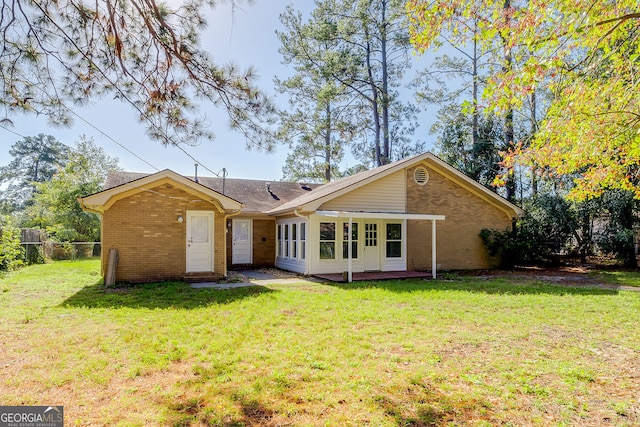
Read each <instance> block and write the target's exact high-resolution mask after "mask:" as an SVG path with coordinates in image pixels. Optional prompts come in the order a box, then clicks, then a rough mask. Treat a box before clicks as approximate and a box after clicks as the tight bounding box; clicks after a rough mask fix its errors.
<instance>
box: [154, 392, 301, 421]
mask: <svg viewBox="0 0 640 427" xmlns="http://www.w3.org/2000/svg"><path fill="white" fill-rule="evenodd" d="M239 405H240V408H239V409H240V412H241V413H242V415H241V416H240V417H233V416H231V415H229V414H217V413H216V412H215V411H213V410H212V409H211V408H209V407H207V404H206V403H205V401H204V400H203V399H198V398H195V399H188V400H186V401H180V399H178V400H176V401H172V402H171V403H169V404H168V405H167V409H168V411H169V414H168V418H169V420H168V421H169V425H171V426H173V427H182V426H185V427H187V426H192V425H201V426H224V427H245V426H264V427H268V426H274V427H275V426H280V425H289V424H281V423H279V422H277V421H276V420H275V418H276V416H277V414H276V413H275V411H273V410H271V409H269V408H267V407H266V406H264V405H263V404H261V403H260V402H258V401H256V400H250V401H241V402H239Z"/></svg>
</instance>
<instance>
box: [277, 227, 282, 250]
mask: <svg viewBox="0 0 640 427" xmlns="http://www.w3.org/2000/svg"><path fill="white" fill-rule="evenodd" d="M276 238H277V239H278V247H277V250H278V256H279V257H281V256H282V225H280V224H278V231H277V236H276Z"/></svg>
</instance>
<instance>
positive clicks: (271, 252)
mask: <svg viewBox="0 0 640 427" xmlns="http://www.w3.org/2000/svg"><path fill="white" fill-rule="evenodd" d="M237 218H241V217H237ZM229 221H231V220H229ZM252 228H253V234H252V239H253V248H252V250H253V264H251V267H273V266H274V263H275V259H276V242H275V235H276V221H275V219H254V220H253V221H252ZM263 239H264V240H263ZM232 250H233V226H230V227H228V233H227V265H228V266H229V267H230V268H242V267H246V266H245V265H237V266H234V264H233V255H232Z"/></svg>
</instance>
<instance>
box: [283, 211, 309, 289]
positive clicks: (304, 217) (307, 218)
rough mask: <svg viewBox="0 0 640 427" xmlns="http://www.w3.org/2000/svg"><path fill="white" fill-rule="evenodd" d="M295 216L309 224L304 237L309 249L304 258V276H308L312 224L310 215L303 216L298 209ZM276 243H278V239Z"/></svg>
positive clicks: (306, 250) (294, 212)
mask: <svg viewBox="0 0 640 427" xmlns="http://www.w3.org/2000/svg"><path fill="white" fill-rule="evenodd" d="M293 214H294V215H295V216H297V217H298V218H302V219H304V220H305V221H306V224H307V225H306V227H305V228H306V232H307V235H306V236H304V238H305V245H307V247H306V248H305V257H304V274H305V275H307V276H308V275H309V257H308V255H307V254H308V253H309V247H308V243H309V232H310V231H311V227H310V225H311V224H309V215H302V214H301V213H299V212H298V209H297V208H296V209H294V210H293ZM276 242H277V239H276Z"/></svg>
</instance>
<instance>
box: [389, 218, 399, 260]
mask: <svg viewBox="0 0 640 427" xmlns="http://www.w3.org/2000/svg"><path fill="white" fill-rule="evenodd" d="M401 257H402V224H395V223H392V224H387V258H401Z"/></svg>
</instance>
